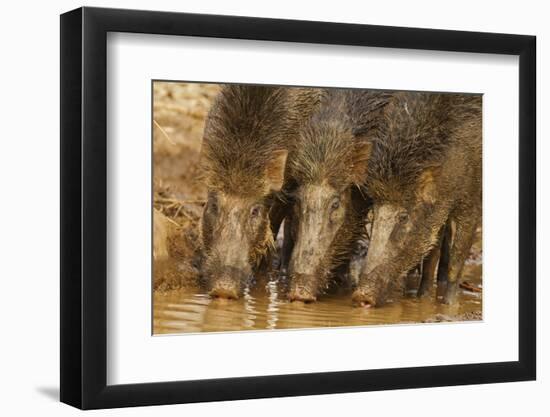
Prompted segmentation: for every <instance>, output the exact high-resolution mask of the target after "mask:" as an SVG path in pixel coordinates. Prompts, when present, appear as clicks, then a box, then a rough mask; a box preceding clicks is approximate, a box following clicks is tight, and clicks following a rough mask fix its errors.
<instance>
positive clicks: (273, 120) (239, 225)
mask: <svg viewBox="0 0 550 417" xmlns="http://www.w3.org/2000/svg"><path fill="white" fill-rule="evenodd" d="M320 96H321V93H320V90H316V89H305V88H302V89H290V88H281V87H266V86H244V85H228V86H225V87H223V88H222V90H221V92H220V93H219V95H218V97H217V99H216V101H215V103H214V104H213V106H212V109H211V110H210V113H209V115H208V118H207V121H206V126H205V130H204V140H203V145H202V150H201V166H202V172H203V179H204V182H205V184H206V186H207V189H208V200H207V204H206V206H205V209H204V213H203V216H202V221H201V242H202V262H201V263H202V266H201V271H202V277H203V280H204V284H205V285H206V286H207V287H208V290H209V292H210V294H211V295H213V296H215V297H224V298H238V297H239V296H240V294H241V292H242V290H243V288H244V287H245V286H246V284H247V283H248V282H250V280H251V278H252V277H253V276H254V275H256V273H257V272H258V270H259V268H260V267H261V266H262V265H263V266H265V265H269V264H270V262H269V256H270V253H271V251H272V249H273V246H274V245H273V234H272V232H271V227H270V225H271V219H270V216H272V213H271V212H272V210H273V207H274V205H276V203H277V201H278V200H279V199H278V196H279V195H280V190H281V188H282V186H283V183H284V172H285V166H286V159H287V155H288V147H289V145H290V143H291V142H292V140H294V138H295V135H296V133H297V131H298V128H299V126H300V124H301V122H302V120H303V119H305V118H307V117H309V113H308V111H310V110H309V109H313V108H314V107H315V106H316V105H317V104H318V102H319V100H320ZM279 211H280V210H279ZM278 221H279V220H278Z"/></svg>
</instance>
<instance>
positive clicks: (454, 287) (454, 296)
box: [443, 282, 458, 305]
mask: <svg viewBox="0 0 550 417" xmlns="http://www.w3.org/2000/svg"><path fill="white" fill-rule="evenodd" d="M457 300H458V283H457V282H449V283H448V286H447V288H446V292H445V295H444V296H443V304H449V305H452V304H455V303H456V302H457Z"/></svg>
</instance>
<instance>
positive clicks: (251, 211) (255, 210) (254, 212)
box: [250, 206, 262, 217]
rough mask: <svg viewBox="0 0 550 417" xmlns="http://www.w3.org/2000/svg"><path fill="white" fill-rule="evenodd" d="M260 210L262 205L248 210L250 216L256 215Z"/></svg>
mask: <svg viewBox="0 0 550 417" xmlns="http://www.w3.org/2000/svg"><path fill="white" fill-rule="evenodd" d="M261 211H262V206H254V207H252V209H251V210H250V217H258V216H259V215H260V212H261Z"/></svg>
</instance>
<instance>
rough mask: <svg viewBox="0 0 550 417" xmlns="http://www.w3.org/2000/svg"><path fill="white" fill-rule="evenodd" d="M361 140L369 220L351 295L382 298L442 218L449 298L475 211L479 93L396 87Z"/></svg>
mask: <svg viewBox="0 0 550 417" xmlns="http://www.w3.org/2000/svg"><path fill="white" fill-rule="evenodd" d="M369 140H370V141H371V142H372V152H371V157H370V159H369V162H368V171H367V176H366V191H367V192H368V194H369V196H370V197H371V198H372V200H373V211H374V220H373V229H372V236H371V241H370V244H369V251H368V253H367V257H366V261H365V264H364V267H363V269H362V272H361V278H360V285H359V288H358V289H357V290H356V292H355V293H354V295H353V298H354V300H355V301H358V302H360V303H365V304H369V305H378V304H381V303H383V302H384V299H385V296H386V290H387V288H388V284H389V282H390V281H392V280H395V279H396V278H398V277H399V276H400V275H401V274H404V273H406V272H407V271H408V270H410V269H411V268H413V267H414V266H415V265H417V264H418V263H419V262H421V261H422V258H423V257H424V256H427V255H429V254H430V252H431V251H432V250H435V249H434V248H436V247H437V246H438V245H439V242H440V236H441V233H442V230H443V228H444V226H445V225H446V224H450V225H453V229H454V230H455V231H456V232H455V234H454V236H453V245H452V247H451V249H450V257H451V260H450V264H449V271H448V279H449V289H448V290H447V294H446V296H445V301H447V302H452V300H453V299H454V295H455V293H456V285H457V281H458V278H459V276H460V272H461V270H462V266H463V264H464V260H465V257H466V255H467V253H468V250H469V248H470V246H471V242H472V238H473V234H474V232H475V229H476V227H477V224H478V223H479V219H480V216H481V97H480V96H477V95H463V94H430V93H396V94H395V95H394V99H393V100H392V102H391V104H389V105H388V106H387V107H386V109H385V112H384V118H383V123H382V124H381V126H380V127H379V129H378V131H377V133H376V134H375V135H374V136H372V137H371V138H370V139H369Z"/></svg>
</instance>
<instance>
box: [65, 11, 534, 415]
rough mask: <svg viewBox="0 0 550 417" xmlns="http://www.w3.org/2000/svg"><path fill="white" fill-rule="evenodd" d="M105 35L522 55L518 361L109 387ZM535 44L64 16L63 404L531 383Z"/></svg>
mask: <svg viewBox="0 0 550 417" xmlns="http://www.w3.org/2000/svg"><path fill="white" fill-rule="evenodd" d="M108 32H131V33H146V34H162V35H174V36H178V35H185V36H198V37H214V38H234V39H254V40H265V41H285V42H305V43H318V44H332V45H356V46H370V47H383V48H404V49H420V50H440V51H456V52H477V53H490V54H507V55H517V56H519V103H518V105H519V132H518V134H519V135H518V137H519V155H518V158H519V277H520V280H519V294H518V297H519V360H518V361H515V362H497V363H477V364H467V365H446V366H427V367H412V368H398V369H376V370H357V371H345V372H327V373H310V374H293V375H274V376H257V377H241V378H228V379H209V380H199V381H173V382H162V383H142V384H131V385H112V386H110V385H107V383H106V381H107V380H106V375H107V368H106V367H107V335H106V329H107V304H106V299H107V272H106V271H107V262H106V257H107V253H106V245H107V180H108V178H107V139H106V127H107V112H106V93H107V91H106V90H107V87H106V85H107V83H106V81H107V78H106V77H107V74H106V59H107V58H106V55H107V54H106V44H107V42H106V39H107V33H108ZM535 45H536V38H535V37H534V36H524V35H509V34H495V33H480V32H461V31H449V30H431V29H415V28H403V27H387V26H371V25H357V24H341V23H322V22H311V21H293V20H277V19H264V18H261V19H260V18H251V17H234V16H216V15H199V14H185V13H169V12H153V11H136V10H119V9H102V8H88V7H84V8H80V9H77V10H73V11H70V12H68V13H65V14H63V15H61V53H60V56H61V310H60V314H61V401H62V402H64V403H67V404H70V405H73V406H75V407H78V408H82V409H94V408H111V407H124V406H142V405H156V404H174V403H190V402H200V401H218V400H237V399H250V398H263V397H282V396H297V395H312V394H328V393H343V392H357V391H376V390H388V389H402V388H421V387H434V386H449V385H463V384H482V383H495V382H507V381H525V380H533V379H535V378H536V304H535V303H536V267H535V265H536V259H535V258H536V250H535V249H536V144H535V135H536V131H535V122H536V120H535V117H536V116H535V114H536V112H535V108H536V92H535V87H536V81H535V80H536V77H535V75H536V72H535V71H536V69H535V68H536V55H535V54H536V46H535Z"/></svg>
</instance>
